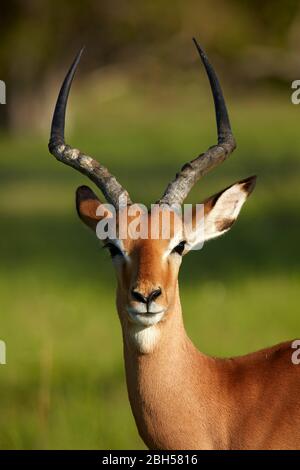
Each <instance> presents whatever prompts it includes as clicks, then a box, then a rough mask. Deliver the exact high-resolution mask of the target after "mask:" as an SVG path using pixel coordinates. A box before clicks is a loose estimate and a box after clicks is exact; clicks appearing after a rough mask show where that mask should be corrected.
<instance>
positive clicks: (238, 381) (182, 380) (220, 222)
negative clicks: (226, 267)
mask: <svg viewBox="0 0 300 470" xmlns="http://www.w3.org/2000/svg"><path fill="white" fill-rule="evenodd" d="M194 42H195V45H196V47H197V50H198V52H199V55H200V58H201V59H202V62H203V64H204V67H205V70H206V73H207V75H208V79H209V82H210V86H211V90H212V94H213V99H214V105H215V112H216V121H217V131H218V143H217V144H216V145H214V146H212V147H210V148H209V149H208V150H207V151H206V152H205V153H203V154H201V155H199V156H198V157H197V158H195V159H194V160H192V161H190V162H189V163H186V164H185V165H184V166H183V167H182V169H181V170H180V171H179V173H177V175H176V177H175V179H174V180H173V181H172V182H170V183H169V185H168V186H167V188H166V190H165V192H164V194H163V196H162V197H161V198H160V200H159V201H158V204H159V206H160V207H162V213H164V211H166V210H167V207H168V206H172V205H173V204H179V205H182V203H183V201H184V200H185V198H186V196H187V195H188V193H189V191H190V190H191V188H192V187H193V185H194V184H195V183H196V182H197V181H198V180H199V179H200V178H201V177H202V176H203V175H205V174H206V173H207V172H208V171H209V170H211V169H212V168H214V167H215V166H216V165H218V164H219V163H221V162H223V161H224V160H225V159H226V158H227V157H228V156H229V155H230V153H231V152H232V151H233V150H234V149H235V140H234V137H233V134H232V131H231V127H230V122H229V118H228V113H227V109H226V105H225V100H224V97H223V94H222V90H221V87H220V84H219V81H218V78H217V76H216V73H215V71H214V69H213V67H212V66H211V64H210V63H209V61H208V59H207V57H206V55H205V53H204V52H203V50H202V49H201V48H200V46H199V45H198V43H197V42H196V40H194ZM81 52H82V51H81ZM81 52H80V53H79V54H78V56H77V57H76V59H75V61H74V63H73V64H72V66H71V68H70V70H69V72H68V74H67V76H66V78H65V80H64V82H63V85H62V87H61V90H60V93H59V96H58V99H57V103H56V107H55V110H54V115H53V121H52V128H51V137H50V143H49V150H50V152H51V153H52V154H53V155H54V156H55V157H56V158H57V159H58V160H59V161H61V162H63V163H65V164H67V165H70V166H71V167H73V168H75V169H76V170H79V171H80V172H81V173H83V174H85V175H86V176H88V177H89V178H90V179H91V180H92V181H93V182H94V183H95V184H96V185H97V186H98V187H99V188H100V190H101V191H102V193H103V194H104V196H105V198H106V200H107V201H108V203H110V204H112V205H113V206H114V207H115V208H116V213H117V215H118V217H117V218H118V221H119V220H120V217H121V213H122V211H123V210H124V201H125V206H126V207H131V206H132V201H131V199H130V197H129V194H128V192H127V191H126V190H125V189H124V188H123V187H122V186H121V185H120V183H119V182H118V181H117V180H116V178H115V177H114V176H113V175H112V174H110V172H109V171H108V169H107V168H105V167H104V166H102V165H101V164H99V163H98V162H97V161H96V160H94V159H93V158H91V157H89V156H88V155H86V154H84V153H82V152H81V151H80V150H77V149H75V148H72V147H70V146H69V145H67V144H66V143H65V139H64V126H65V111H66V105H67V100H68V95H69V91H70V87H71V83H72V80H73V77H74V74H75V71H76V68H77V65H78V63H79V60H80V56H81ZM254 186H255V177H250V178H247V179H244V180H242V181H239V182H237V183H235V184H233V185H231V186H229V187H228V188H226V189H224V190H223V191H220V192H219V193H218V194H215V195H213V196H211V197H209V198H208V199H206V200H205V201H204V203H203V204H204V212H203V213H204V230H199V231H198V230H197V226H196V228H195V230H191V227H187V226H185V225H184V224H183V223H182V221H181V219H180V220H177V223H176V224H175V219H176V214H175V213H174V217H173V218H172V224H171V233H170V236H169V238H168V239H164V238H163V237H158V238H157V239H153V238H151V237H150V236H149V237H147V238H145V239H141V238H140V239H135V238H132V237H130V235H129V234H128V236H127V237H125V238H123V239H117V238H111V239H109V238H107V239H106V240H104V242H103V243H104V246H105V247H107V249H108V250H109V251H110V254H111V257H112V260H113V264H114V266H115V270H116V275H117V310H118V314H119V317H120V322H121V327H122V334H123V343H124V359H125V370H126V381H127V388H128V395H129V400H130V404H131V408H132V412H133V415H134V418H135V421H136V425H137V428H138V431H139V434H140V436H141V438H142V439H143V441H144V442H145V444H146V445H147V446H148V447H149V448H151V449H277V448H284V449H287V448H295V447H298V448H300V406H299V402H300V400H299V390H300V369H299V370H298V368H297V366H296V365H294V364H293V363H292V360H291V356H292V353H293V349H292V348H291V344H292V343H291V342H286V343H282V344H280V345H277V346H274V347H272V348H269V349H265V350H262V351H259V352H256V353H253V354H249V355H246V356H242V357H236V358H230V359H218V358H214V357H209V356H207V355H205V354H203V353H201V352H199V351H198V350H197V349H196V348H195V346H194V345H193V343H192V342H191V340H190V339H189V338H188V336H187V333H186V331H185V328H184V325H183V320H182V311H181V303H180V297H179V288H178V271H179V268H180V265H181V261H182V257H183V256H184V255H185V254H187V253H188V252H189V251H190V250H192V249H193V248H194V246H195V245H196V244H197V243H198V244H199V243H201V242H205V241H207V240H210V239H212V238H216V237H218V236H220V235H223V234H224V233H225V232H227V231H228V230H229V229H230V227H231V226H232V224H233V223H234V221H235V220H236V219H237V216H238V214H239V212H240V210H241V208H242V206H243V204H244V202H245V201H246V199H247V197H248V196H249V194H250V193H251V192H252V190H253V188H254ZM120 200H122V201H123V205H122V207H120V206H119V201H120ZM76 207H77V211H78V214H79V216H80V218H81V219H82V220H83V222H85V224H87V225H88V226H89V227H90V228H91V229H92V230H93V231H94V232H95V231H96V227H97V224H98V223H99V221H100V220H103V217H104V216H103V214H104V213H106V212H107V211H106V209H105V210H103V211H101V208H103V203H102V202H100V200H99V199H98V197H97V196H96V195H95V194H94V193H93V191H92V190H91V189H89V188H88V187H86V186H81V187H79V188H78V189H77V192H76ZM99 214H100V215H99ZM101 214H102V215H101ZM128 217H129V216H128ZM148 218H149V220H148V222H149V227H151V224H157V223H160V222H157V219H156V220H153V215H152V214H151V213H149V215H148ZM159 220H160V219H159ZM192 222H193V220H192ZM178 227H179V228H178ZM149 230H150V228H149ZM159 231H160V228H159ZM191 234H192V235H191ZM241 314H243V312H241Z"/></svg>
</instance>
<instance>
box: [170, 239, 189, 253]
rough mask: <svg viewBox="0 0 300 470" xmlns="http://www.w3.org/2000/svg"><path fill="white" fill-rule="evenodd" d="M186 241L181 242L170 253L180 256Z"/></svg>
mask: <svg viewBox="0 0 300 470" xmlns="http://www.w3.org/2000/svg"><path fill="white" fill-rule="evenodd" d="M185 244H186V241H185V240H183V241H182V242H180V243H178V245H176V246H175V248H173V250H172V253H178V254H179V255H180V256H181V255H182V253H183V252H184V248H185Z"/></svg>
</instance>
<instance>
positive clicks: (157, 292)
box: [131, 287, 161, 305]
mask: <svg viewBox="0 0 300 470" xmlns="http://www.w3.org/2000/svg"><path fill="white" fill-rule="evenodd" d="M160 294H161V288H160V287H159V288H158V289H154V290H153V291H152V292H150V294H149V295H148V296H145V295H143V294H141V292H139V291H138V290H135V289H132V291H131V295H132V297H133V298H134V299H135V300H137V301H138V302H142V303H144V304H147V305H149V304H150V302H152V301H154V300H155V299H157V297H159V296H160Z"/></svg>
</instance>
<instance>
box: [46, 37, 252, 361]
mask: <svg viewBox="0 0 300 470" xmlns="http://www.w3.org/2000/svg"><path fill="white" fill-rule="evenodd" d="M194 42H195V45H196V47H197V50H198V52H199V55H200V57H201V59H202V62H203V64H204V66H205V70H206V73H207V75H208V78H209V81H210V85H211V89H212V94H213V98H214V104H215V111H216V120H217V129H218V143H217V145H214V146H212V147H210V148H209V149H208V150H207V151H206V152H205V153H203V154H201V155H199V156H198V157H197V158H195V159H194V160H192V161H190V162H189V163H187V164H185V165H184V166H183V167H182V169H181V170H180V171H179V173H177V175H176V177H175V179H174V180H173V181H172V182H171V183H169V185H168V186H167V188H166V190H165V192H164V194H163V196H162V197H161V198H160V199H159V201H158V202H157V205H156V206H155V210H152V211H149V212H147V213H145V211H141V210H139V207H140V206H137V205H136V204H133V203H132V201H131V199H130V197H129V194H128V192H127V191H126V190H125V189H124V188H123V187H122V186H121V185H120V184H119V183H118V181H117V180H116V178H115V177H114V176H113V175H111V174H110V172H109V171H108V169H107V168H105V167H104V166H102V165H100V164H99V163H98V162H97V161H96V160H94V159H93V158H91V157H89V156H88V155H85V154H83V153H82V152H80V151H79V150H77V149H75V148H72V147H70V146H69V145H67V144H65V140H64V126H65V111H66V104H67V99H68V95H69V91H70V87H71V83H72V80H73V77H74V74H75V71H76V68H77V65H78V63H79V60H80V56H81V53H82V51H80V53H79V54H78V56H77V57H76V59H75V61H74V63H73V64H72V66H71V68H70V70H69V72H68V74H67V76H66V78H65V80H64V82H63V85H62V88H61V90H60V93H59V96H58V100H57V103H56V107H55V111H54V116H53V121H52V128H51V136H50V142H49V150H50V152H51V153H52V154H53V155H54V156H55V157H56V158H57V159H58V160H59V161H61V162H63V163H65V164H67V165H70V166H72V167H73V168H75V169H77V170H79V171H80V172H81V173H83V174H85V175H87V176H88V177H89V178H90V179H91V180H92V181H93V182H94V183H95V184H96V185H97V186H98V187H99V188H100V190H101V191H102V193H103V195H104V196H105V198H106V200H107V202H108V203H109V204H110V206H107V205H106V204H104V203H103V202H101V201H100V200H99V199H98V197H97V196H96V195H95V194H94V192H93V191H92V190H91V189H89V188H88V187H87V186H81V187H79V188H78V189H77V192H76V207H77V211H78V214H79V216H80V218H81V219H82V220H83V221H84V222H85V224H87V225H88V226H89V227H90V228H91V229H92V230H93V231H94V232H96V231H97V228H98V227H99V224H101V223H103V224H106V222H107V220H113V221H114V223H115V226H116V231H115V233H114V236H111V234H109V233H108V234H107V236H106V237H103V238H104V239H103V244H104V247H105V248H107V249H108V250H109V252H110V255H111V258H112V262H113V264H114V266H115V269H116V274H117V279H118V295H117V302H118V311H119V315H120V319H121V323H122V325H123V329H124V328H125V329H126V330H127V331H128V329H129V331H130V330H132V332H133V335H135V334H137V333H139V332H140V331H144V330H149V329H151V331H154V330H153V328H155V329H156V328H157V327H158V328H161V327H162V325H167V324H168V320H169V319H170V318H171V317H172V312H173V307H174V303H175V302H176V299H177V295H178V286H177V280H178V271H179V267H180V265H181V261H182V257H183V256H184V255H185V254H186V253H188V252H189V251H190V250H193V249H196V247H198V246H199V245H200V246H201V245H202V244H203V242H205V241H207V240H209V239H212V238H216V237H218V236H220V235H222V234H224V233H225V232H227V231H228V230H229V229H230V227H231V226H232V224H233V223H234V221H235V220H236V218H237V216H238V214H239V212H240V210H241V207H242V205H243V203H244V202H245V200H246V199H247V197H248V195H249V194H250V193H251V191H252V190H253V188H254V185H255V177H250V178H247V179H245V180H242V181H239V182H237V183H235V184H233V185H231V186H229V187H228V188H226V189H224V190H223V191H220V192H219V193H218V194H215V195H214V196H211V197H210V198H208V199H206V200H205V201H204V202H203V204H202V206H201V208H202V212H201V211H200V214H201V215H200V217H199V210H198V211H197V210H196V209H195V208H194V209H193V210H192V212H191V213H190V215H191V217H189V218H187V219H185V218H183V217H182V216H181V215H180V213H179V212H178V210H177V209H178V207H181V206H182V204H183V201H184V200H185V198H186V196H187V195H188V193H189V191H190V190H191V189H192V187H193V186H194V184H195V183H196V182H197V181H198V180H199V179H200V178H201V177H202V176H203V175H204V174H206V173H207V172H208V171H209V170H210V169H212V168H214V167H215V166H216V165H218V164H219V163H221V162H222V161H224V160H225V159H226V158H227V156H228V155H230V153H231V152H232V151H233V150H234V149H235V140H234V137H233V135H232V131H231V127H230V122H229V118H228V113H227V109H226V105H225V101H224V97H223V94H222V90H221V87H220V84H219V81H218V78H217V76H216V73H215V71H214V69H213V68H212V66H211V65H210V63H209V62H208V59H207V57H206V55H205V53H204V52H203V51H202V49H201V48H200V46H199V45H198V44H197V42H196V41H195V40H194ZM120 203H121V204H120ZM174 208H175V209H174ZM166 220H167V224H168V229H169V230H168V233H167V236H166V232H165V231H164V227H165V225H164V224H165V221H166ZM124 223H125V227H126V228H125V230H124ZM143 224H144V225H143ZM132 225H134V226H135V227H137V226H142V225H143V227H144V231H143V235H141V236H140V237H137V236H136V232H134V233H133V232H132V230H131V229H132ZM121 232H122V236H121V235H120V234H121ZM154 233H155V235H153V234H154ZM155 331H156V330H155ZM142 349H143V348H142ZM144 349H145V348H144ZM146 349H147V348H146ZM150 349H151V348H150ZM142 352H146V351H142Z"/></svg>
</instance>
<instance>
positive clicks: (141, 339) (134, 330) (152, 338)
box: [130, 325, 160, 354]
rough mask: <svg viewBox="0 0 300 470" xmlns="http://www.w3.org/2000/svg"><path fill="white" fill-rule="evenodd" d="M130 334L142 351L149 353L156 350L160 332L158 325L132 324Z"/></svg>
mask: <svg viewBox="0 0 300 470" xmlns="http://www.w3.org/2000/svg"><path fill="white" fill-rule="evenodd" d="M130 336H131V339H132V340H133V342H134V344H135V346H136V347H137V348H138V350H139V352H140V353H142V354H149V353H151V352H153V351H154V348H155V346H156V345H157V342H158V340H159V336H160V332H159V329H158V328H157V326H156V325H152V326H148V327H144V326H139V325H132V326H131V328H130Z"/></svg>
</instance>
